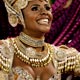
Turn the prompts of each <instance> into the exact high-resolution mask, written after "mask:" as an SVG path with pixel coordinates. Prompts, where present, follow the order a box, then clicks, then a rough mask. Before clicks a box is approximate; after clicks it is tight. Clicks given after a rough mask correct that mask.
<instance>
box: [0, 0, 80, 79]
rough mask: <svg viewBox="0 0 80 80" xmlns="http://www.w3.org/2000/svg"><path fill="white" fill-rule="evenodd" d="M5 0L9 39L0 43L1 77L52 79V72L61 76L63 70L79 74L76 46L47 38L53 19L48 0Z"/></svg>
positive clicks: (53, 74)
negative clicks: (74, 47) (53, 43)
mask: <svg viewBox="0 0 80 80" xmlns="http://www.w3.org/2000/svg"><path fill="white" fill-rule="evenodd" d="M3 1H4V4H5V7H6V10H7V13H8V21H9V25H7V26H9V31H10V32H8V31H6V30H5V31H6V32H7V33H8V36H7V39H5V40H1V43H0V68H1V71H0V79H1V80H6V79H7V80H49V79H52V77H53V76H54V80H60V75H61V74H62V73H66V72H69V73H71V72H75V75H77V76H78V75H79V74H80V54H78V53H79V52H78V51H77V50H76V49H73V48H68V47H66V46H64V45H62V46H60V47H55V46H51V45H50V44H48V43H45V42H44V35H45V33H46V32H48V31H49V30H50V25H51V22H52V19H53V18H52V14H51V8H50V4H49V1H48V0H3ZM7 26H6V27H7ZM11 26H12V28H10V27H11ZM19 26H20V28H19ZM22 26H23V28H22ZM3 28H4V27H3ZM17 29H19V30H18V31H17ZM11 31H13V32H11ZM14 31H17V32H14ZM18 32H20V34H19V33H18ZM14 33H15V34H14ZM11 35H12V36H11ZM15 35H18V36H17V37H14V36H15ZM76 54H77V55H76Z"/></svg>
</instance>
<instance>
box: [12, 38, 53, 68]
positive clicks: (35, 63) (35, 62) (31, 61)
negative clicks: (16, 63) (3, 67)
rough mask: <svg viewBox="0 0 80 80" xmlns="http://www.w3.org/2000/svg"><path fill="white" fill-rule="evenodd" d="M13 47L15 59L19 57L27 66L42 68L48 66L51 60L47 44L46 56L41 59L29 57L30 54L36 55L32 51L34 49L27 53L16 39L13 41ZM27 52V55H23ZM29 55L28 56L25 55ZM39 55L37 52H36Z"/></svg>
mask: <svg viewBox="0 0 80 80" xmlns="http://www.w3.org/2000/svg"><path fill="white" fill-rule="evenodd" d="M12 41H13V45H14V48H15V53H16V55H17V57H19V58H20V59H21V60H22V61H23V62H25V63H27V64H28V65H30V66H32V67H44V66H46V65H48V64H49V63H50V62H51V60H52V52H51V49H50V48H49V47H50V46H49V45H48V44H46V47H47V48H48V51H47V54H46V55H45V56H41V57H39V56H38V57H36V56H35V55H34V57H32V56H29V55H31V54H32V55H33V53H32V52H34V53H36V52H35V51H34V49H32V48H30V51H28V49H27V48H26V49H25V46H24V45H23V44H22V43H21V42H20V40H19V38H18V37H17V38H16V39H13V40H12ZM25 52H27V53H25ZM27 54H29V55H27ZM38 54H39V52H38Z"/></svg>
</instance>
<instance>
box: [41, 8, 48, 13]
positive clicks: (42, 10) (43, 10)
mask: <svg viewBox="0 0 80 80" xmlns="http://www.w3.org/2000/svg"><path fill="white" fill-rule="evenodd" d="M40 14H48V11H47V10H46V9H45V8H41V9H40Z"/></svg>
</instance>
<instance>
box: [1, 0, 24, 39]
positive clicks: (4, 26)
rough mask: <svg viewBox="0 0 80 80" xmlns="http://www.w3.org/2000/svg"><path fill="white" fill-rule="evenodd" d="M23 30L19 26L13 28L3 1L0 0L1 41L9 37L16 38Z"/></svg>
mask: <svg viewBox="0 0 80 80" xmlns="http://www.w3.org/2000/svg"><path fill="white" fill-rule="evenodd" d="M22 30H23V26H22V25H21V24H18V25H17V26H16V27H12V26H11V25H10V24H9V22H8V13H7V11H6V8H5V5H4V2H3V0H0V39H6V38H8V37H16V36H18V35H19V33H20V32H21V31H22Z"/></svg>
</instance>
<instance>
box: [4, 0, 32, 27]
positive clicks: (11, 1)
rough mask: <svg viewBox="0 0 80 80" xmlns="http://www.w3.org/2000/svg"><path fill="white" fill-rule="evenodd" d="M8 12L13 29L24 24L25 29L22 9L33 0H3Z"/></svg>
mask: <svg viewBox="0 0 80 80" xmlns="http://www.w3.org/2000/svg"><path fill="white" fill-rule="evenodd" d="M3 1H4V3H5V7H6V9H7V12H8V20H9V23H10V25H11V26H12V27H15V26H17V24H22V25H23V26H24V27H25V24H24V19H23V15H22V12H21V9H23V8H25V7H26V6H27V5H28V2H29V1H31V0H3Z"/></svg>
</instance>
